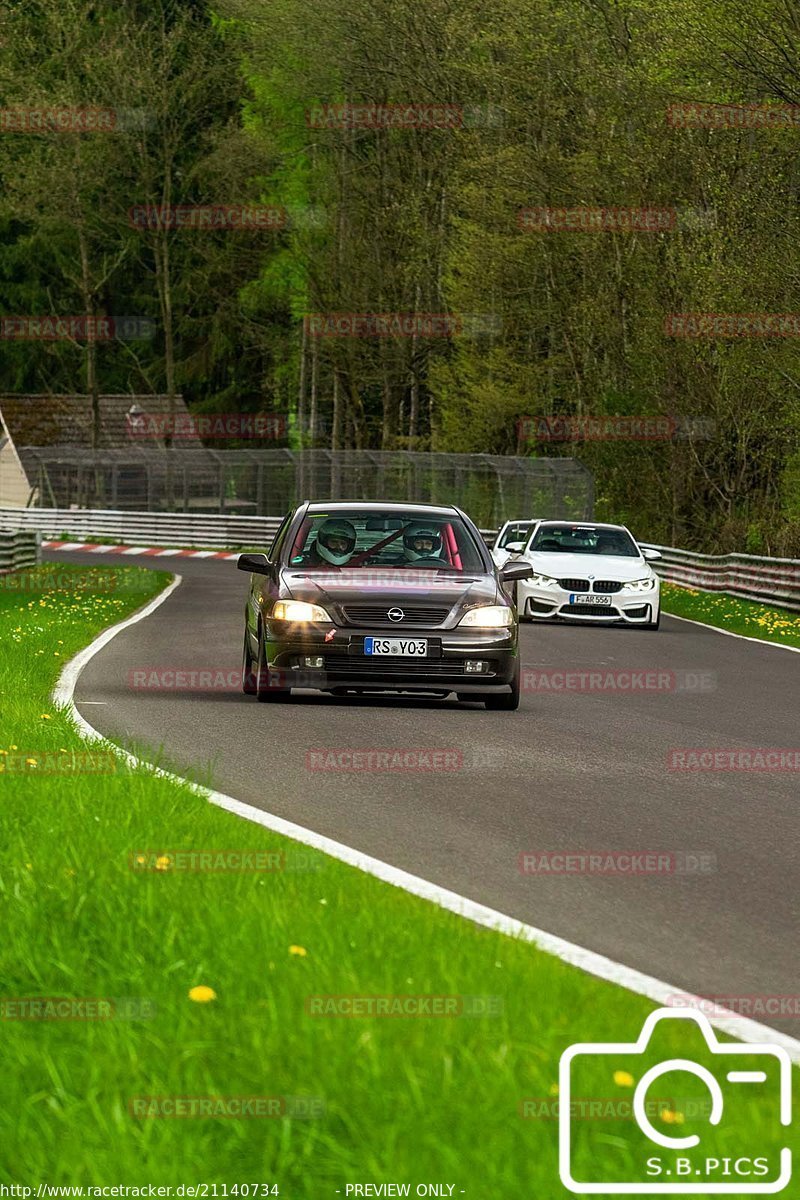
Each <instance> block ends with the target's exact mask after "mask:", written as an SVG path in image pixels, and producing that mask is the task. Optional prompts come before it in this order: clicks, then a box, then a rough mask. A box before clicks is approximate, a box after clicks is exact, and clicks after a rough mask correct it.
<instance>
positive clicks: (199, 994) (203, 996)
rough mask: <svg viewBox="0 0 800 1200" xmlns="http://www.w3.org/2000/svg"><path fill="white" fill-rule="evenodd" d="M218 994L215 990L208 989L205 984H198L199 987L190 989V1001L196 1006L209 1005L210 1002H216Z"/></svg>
mask: <svg viewBox="0 0 800 1200" xmlns="http://www.w3.org/2000/svg"><path fill="white" fill-rule="evenodd" d="M216 998H217V993H216V992H215V991H214V989H213V988H210V987H206V986H205V984H203V983H201V984H198V986H197V987H193V988H189V999H190V1000H194V1002H195V1004H208V1002H209V1001H210V1000H216Z"/></svg>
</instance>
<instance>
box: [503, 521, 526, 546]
mask: <svg viewBox="0 0 800 1200" xmlns="http://www.w3.org/2000/svg"><path fill="white" fill-rule="evenodd" d="M532 527H533V521H517V522H516V523H515V524H514V525H509V527H508V529H507V530H506V531H505V533H503V534H501V536H500V541H499V542H498V543H497V548H498V549H499V550H504V549H505V547H506V546H507V545H508V543H509V542H525V541H527V540H528V534H529V533H530V531H531V528H532Z"/></svg>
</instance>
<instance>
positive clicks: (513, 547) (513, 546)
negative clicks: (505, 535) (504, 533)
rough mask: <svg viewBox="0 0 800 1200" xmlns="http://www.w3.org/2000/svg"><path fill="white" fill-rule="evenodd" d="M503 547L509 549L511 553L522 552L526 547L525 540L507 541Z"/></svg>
mask: <svg viewBox="0 0 800 1200" xmlns="http://www.w3.org/2000/svg"><path fill="white" fill-rule="evenodd" d="M503 549H504V550H507V551H508V552H509V554H522V551H523V550H524V549H525V543H524V542H506V544H505V546H504V547H503Z"/></svg>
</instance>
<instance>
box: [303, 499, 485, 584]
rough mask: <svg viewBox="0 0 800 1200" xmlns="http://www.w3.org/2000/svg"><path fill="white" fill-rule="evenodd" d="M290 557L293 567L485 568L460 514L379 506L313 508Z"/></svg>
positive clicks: (482, 570) (460, 570) (461, 570)
mask: <svg viewBox="0 0 800 1200" xmlns="http://www.w3.org/2000/svg"><path fill="white" fill-rule="evenodd" d="M288 562H289V565H290V566H292V567H319V568H339V569H342V568H347V569H351V568H355V569H358V568H363V567H391V568H392V569H393V570H419V571H431V570H440V571H458V572H465V571H466V572H471V573H476V572H477V573H479V574H484V573H485V572H486V567H485V566H484V563H483V560H482V559H481V556H480V552H479V550H478V547H477V546H476V544H475V541H474V538H473V536H472V534H471V533H470V531H469V530H468V528H467V527H466V525H465V524H464V522H463V521H462V520H461V519H460V518H459V517H456V516H455V515H452V516H442V515H439V516H433V517H428V516H425V515H424V514H422V515H420V513H418V512H413V511H409V512H408V513H404V512H402V511H400V512H398V511H397V509H393V510H391V511H387V510H385V509H381V508H380V507H376V508H374V509H369V510H365V509H360V510H357V509H354V510H352V511H348V510H342V509H337V510H335V511H333V512H327V513H325V512H322V513H309V514H308V516H307V517H306V519H305V520H304V521H303V524H302V525H301V527H300V529H299V530H298V532H297V535H296V537H295V539H294V544H293V545H292V548H291V551H290V553H289V556H288Z"/></svg>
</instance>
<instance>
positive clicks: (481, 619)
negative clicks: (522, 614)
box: [458, 604, 514, 629]
mask: <svg viewBox="0 0 800 1200" xmlns="http://www.w3.org/2000/svg"><path fill="white" fill-rule="evenodd" d="M458 623H459V625H464V626H467V627H468V628H469V629H510V628H511V626H512V625H513V623H514V617H513V615H512V611H511V609H510V608H507V607H506V605H505V604H481V605H480V607H478V608H472V609H470V611H469V612H468V613H466V615H465V616H463V617H462V618H461V620H460V621H459V622H458Z"/></svg>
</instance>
